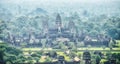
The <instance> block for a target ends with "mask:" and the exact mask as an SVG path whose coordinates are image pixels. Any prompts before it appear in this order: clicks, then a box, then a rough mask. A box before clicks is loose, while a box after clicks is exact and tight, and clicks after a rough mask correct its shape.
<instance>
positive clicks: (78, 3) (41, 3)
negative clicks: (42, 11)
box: [0, 0, 120, 9]
mask: <svg viewBox="0 0 120 64" xmlns="http://www.w3.org/2000/svg"><path fill="white" fill-rule="evenodd" d="M119 3H120V0H0V4H1V5H7V7H8V8H9V5H12V6H14V5H20V6H21V7H30V8H35V7H41V8H47V9H48V8H49V9H50V8H54V9H55V8H60V7H62V8H69V7H73V8H76V9H77V8H79V7H96V8H98V7H99V6H100V7H108V8H109V7H110V8H120V4H119Z"/></svg>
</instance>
